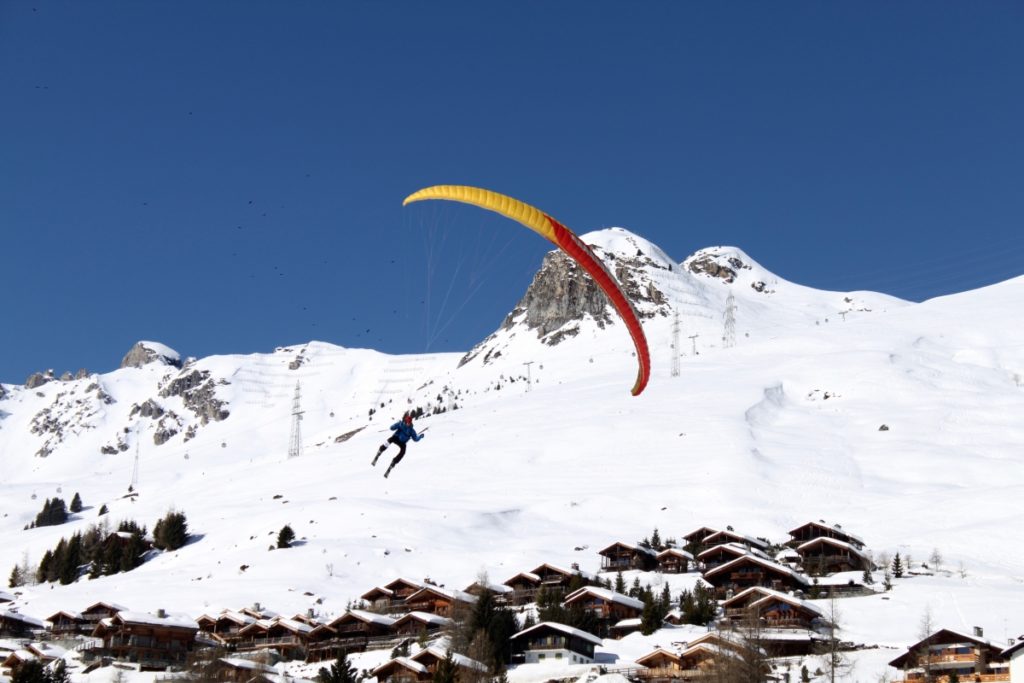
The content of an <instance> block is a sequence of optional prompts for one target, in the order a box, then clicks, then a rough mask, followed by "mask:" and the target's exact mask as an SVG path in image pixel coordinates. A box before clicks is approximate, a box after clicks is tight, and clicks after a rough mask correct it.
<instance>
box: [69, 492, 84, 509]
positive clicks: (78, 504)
mask: <svg viewBox="0 0 1024 683" xmlns="http://www.w3.org/2000/svg"><path fill="white" fill-rule="evenodd" d="M71 511H72V512H81V511H82V497H81V496H80V495H78V492H77V491H75V496H74V498H72V499H71Z"/></svg>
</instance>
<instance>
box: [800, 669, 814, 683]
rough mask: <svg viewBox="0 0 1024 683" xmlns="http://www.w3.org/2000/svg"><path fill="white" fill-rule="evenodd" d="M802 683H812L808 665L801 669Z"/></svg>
mask: <svg viewBox="0 0 1024 683" xmlns="http://www.w3.org/2000/svg"><path fill="white" fill-rule="evenodd" d="M800 683H811V672H810V671H808V670H807V665H806V664H805V665H804V666H801V667H800Z"/></svg>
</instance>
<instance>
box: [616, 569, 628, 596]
mask: <svg viewBox="0 0 1024 683" xmlns="http://www.w3.org/2000/svg"><path fill="white" fill-rule="evenodd" d="M615 592H616V593H619V594H621V595H625V594H626V580H625V579H624V578H622V571H619V572H618V573H617V574H616V575H615Z"/></svg>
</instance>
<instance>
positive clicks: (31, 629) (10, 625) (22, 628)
mask: <svg viewBox="0 0 1024 683" xmlns="http://www.w3.org/2000/svg"><path fill="white" fill-rule="evenodd" d="M45 630H46V624H44V623H43V622H41V621H39V620H38V619H36V618H35V617H30V616H28V615H27V614H21V613H19V612H14V611H12V610H6V609H5V610H0V636H9V637H14V638H28V637H29V636H31V635H32V634H33V633H36V632H39V631H45Z"/></svg>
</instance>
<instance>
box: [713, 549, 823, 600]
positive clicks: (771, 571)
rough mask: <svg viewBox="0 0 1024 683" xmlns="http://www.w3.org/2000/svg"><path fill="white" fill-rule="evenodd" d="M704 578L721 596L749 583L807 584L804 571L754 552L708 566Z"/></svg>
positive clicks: (805, 586)
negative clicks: (714, 565) (753, 553)
mask: <svg viewBox="0 0 1024 683" xmlns="http://www.w3.org/2000/svg"><path fill="white" fill-rule="evenodd" d="M704 580H705V581H706V582H708V583H709V584H711V585H712V586H714V587H715V593H716V595H717V596H718V597H719V598H720V599H722V598H728V597H730V596H731V595H732V594H735V593H737V592H739V591H741V590H744V589H746V588H750V587H752V586H764V587H765V588H771V589H773V590H777V591H790V590H802V591H806V590H807V589H808V588H809V587H810V581H808V579H807V577H805V576H804V575H803V574H799V573H797V572H795V571H793V570H792V569H790V568H789V567H786V566H784V565H781V564H778V563H776V562H772V561H771V560H766V559H763V558H761V557H758V556H756V555H745V556H743V557H738V558H736V559H735V560H732V561H731V562H726V563H725V564H722V565H719V566H717V567H715V568H714V569H710V570H708V571H706V572H705V573H704ZM730 591H731V593H730Z"/></svg>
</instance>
